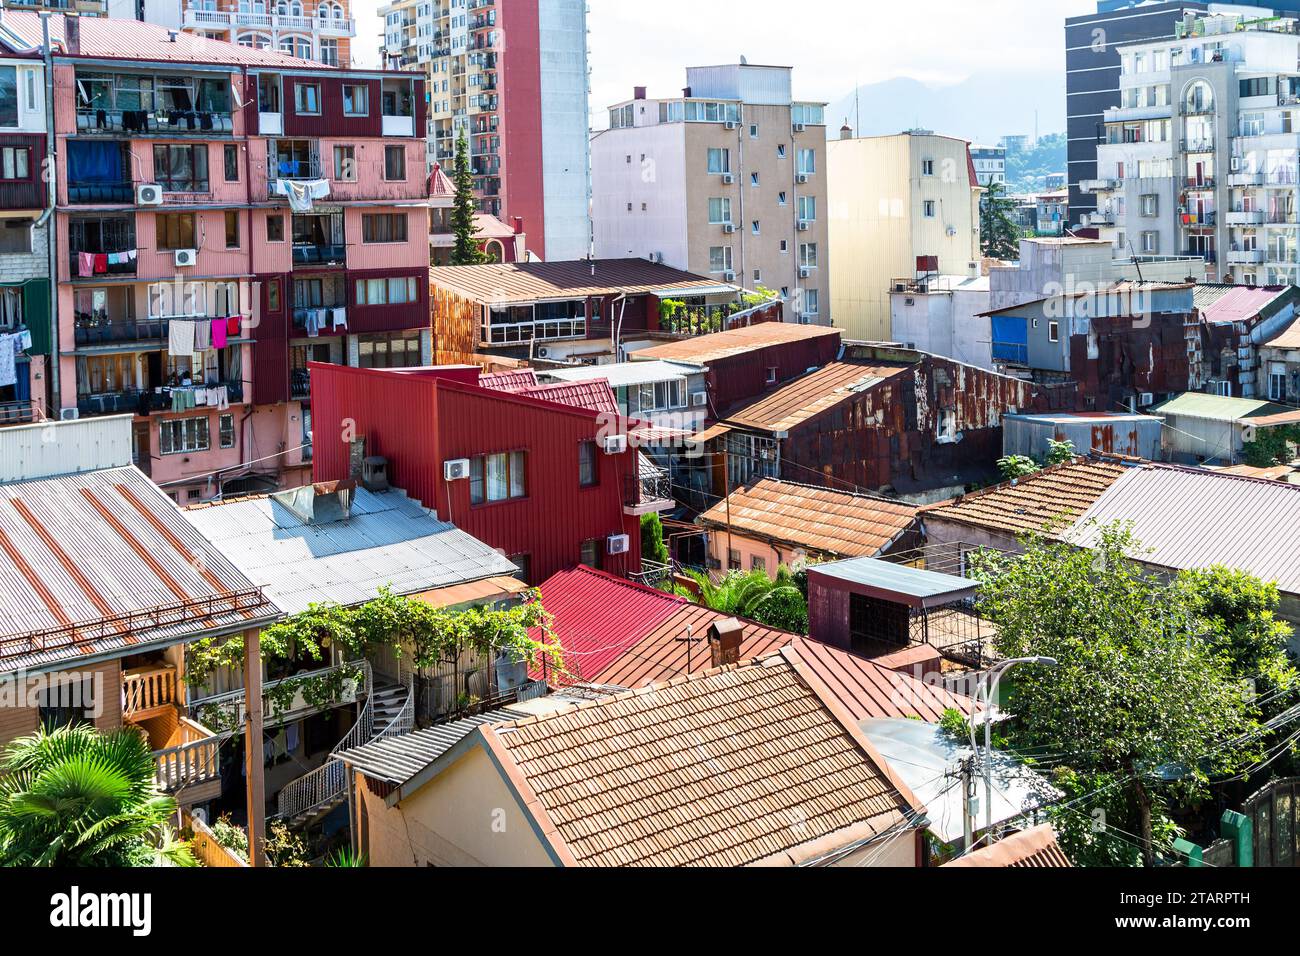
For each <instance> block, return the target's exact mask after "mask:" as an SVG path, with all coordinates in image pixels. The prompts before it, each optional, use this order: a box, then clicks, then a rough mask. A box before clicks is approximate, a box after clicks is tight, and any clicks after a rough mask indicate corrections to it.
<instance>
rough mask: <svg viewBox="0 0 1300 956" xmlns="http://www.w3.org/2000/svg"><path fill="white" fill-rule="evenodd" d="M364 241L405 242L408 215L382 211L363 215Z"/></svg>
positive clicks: (362, 230)
mask: <svg viewBox="0 0 1300 956" xmlns="http://www.w3.org/2000/svg"><path fill="white" fill-rule="evenodd" d="M361 241H362V242H405V241H406V215H405V214H404V213H395V212H381V213H374V214H371V215H368V216H362V217H361Z"/></svg>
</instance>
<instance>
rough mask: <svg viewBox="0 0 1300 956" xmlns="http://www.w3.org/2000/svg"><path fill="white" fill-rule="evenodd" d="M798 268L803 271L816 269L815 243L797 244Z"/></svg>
mask: <svg viewBox="0 0 1300 956" xmlns="http://www.w3.org/2000/svg"><path fill="white" fill-rule="evenodd" d="M799 266H800V268H803V269H816V268H817V243H815V242H801V243H799Z"/></svg>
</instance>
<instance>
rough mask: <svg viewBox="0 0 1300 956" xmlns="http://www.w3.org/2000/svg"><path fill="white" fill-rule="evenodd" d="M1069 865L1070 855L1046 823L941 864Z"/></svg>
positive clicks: (1018, 867)
mask: <svg viewBox="0 0 1300 956" xmlns="http://www.w3.org/2000/svg"><path fill="white" fill-rule="evenodd" d="M1072 865H1073V864H1071V863H1070V858H1069V857H1068V856H1066V855H1065V852H1064V851H1063V850H1062V849H1061V847H1060V844H1058V843H1057V842H1056V831H1054V830H1053V829H1052V827H1051V825H1050V824H1046V823H1045V824H1043V825H1042V826H1040V827H1034V828H1033V829H1032V830H1022V831H1021V832H1020V833H1017V834H1016V835H1015V836H1009V837H1007V838H1006V839H1005V840H999V841H998V842H997V843H994V844H993V845H992V846H986V847H984V848H983V849H981V850H976V851H975V852H974V853H970V854H968V855H966V856H963V857H961V858H960V859H957V860H953V861H952V862H951V863H945V864H944V866H955V867H999V868H1004V869H1006V868H1010V869H1052V868H1061V867H1069V866H1072Z"/></svg>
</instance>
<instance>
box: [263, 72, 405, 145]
mask: <svg viewBox="0 0 1300 956" xmlns="http://www.w3.org/2000/svg"><path fill="white" fill-rule="evenodd" d="M298 83H317V84H319V85H320V107H321V110H320V115H319V116H300V115H299V114H298V113H296V112H294V102H295V93H294V85H295V84H298ZM344 84H347V85H348V86H363V85H364V86H368V87H370V111H369V113H368V115H366V116H345V115H343V86H344ZM382 90H383V86H382V84H381V83H380V82H379V81H378V80H358V79H343V78H341V77H328V76H324V75H312V76H286V77H285V78H284V97H283V103H284V135H285V136H358V137H375V136H383V135H384V119H383V110H382V106H383V103H382V99H381V96H380V94H381V92H382ZM418 128H419V127H417V129H418Z"/></svg>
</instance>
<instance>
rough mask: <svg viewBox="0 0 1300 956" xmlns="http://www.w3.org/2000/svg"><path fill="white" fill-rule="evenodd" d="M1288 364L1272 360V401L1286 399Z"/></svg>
mask: <svg viewBox="0 0 1300 956" xmlns="http://www.w3.org/2000/svg"><path fill="white" fill-rule="evenodd" d="M1286 377H1287V376H1286V365H1285V364H1284V363H1282V362H1272V363H1270V364H1269V370H1268V400H1269V401H1270V402H1285V401H1286Z"/></svg>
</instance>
